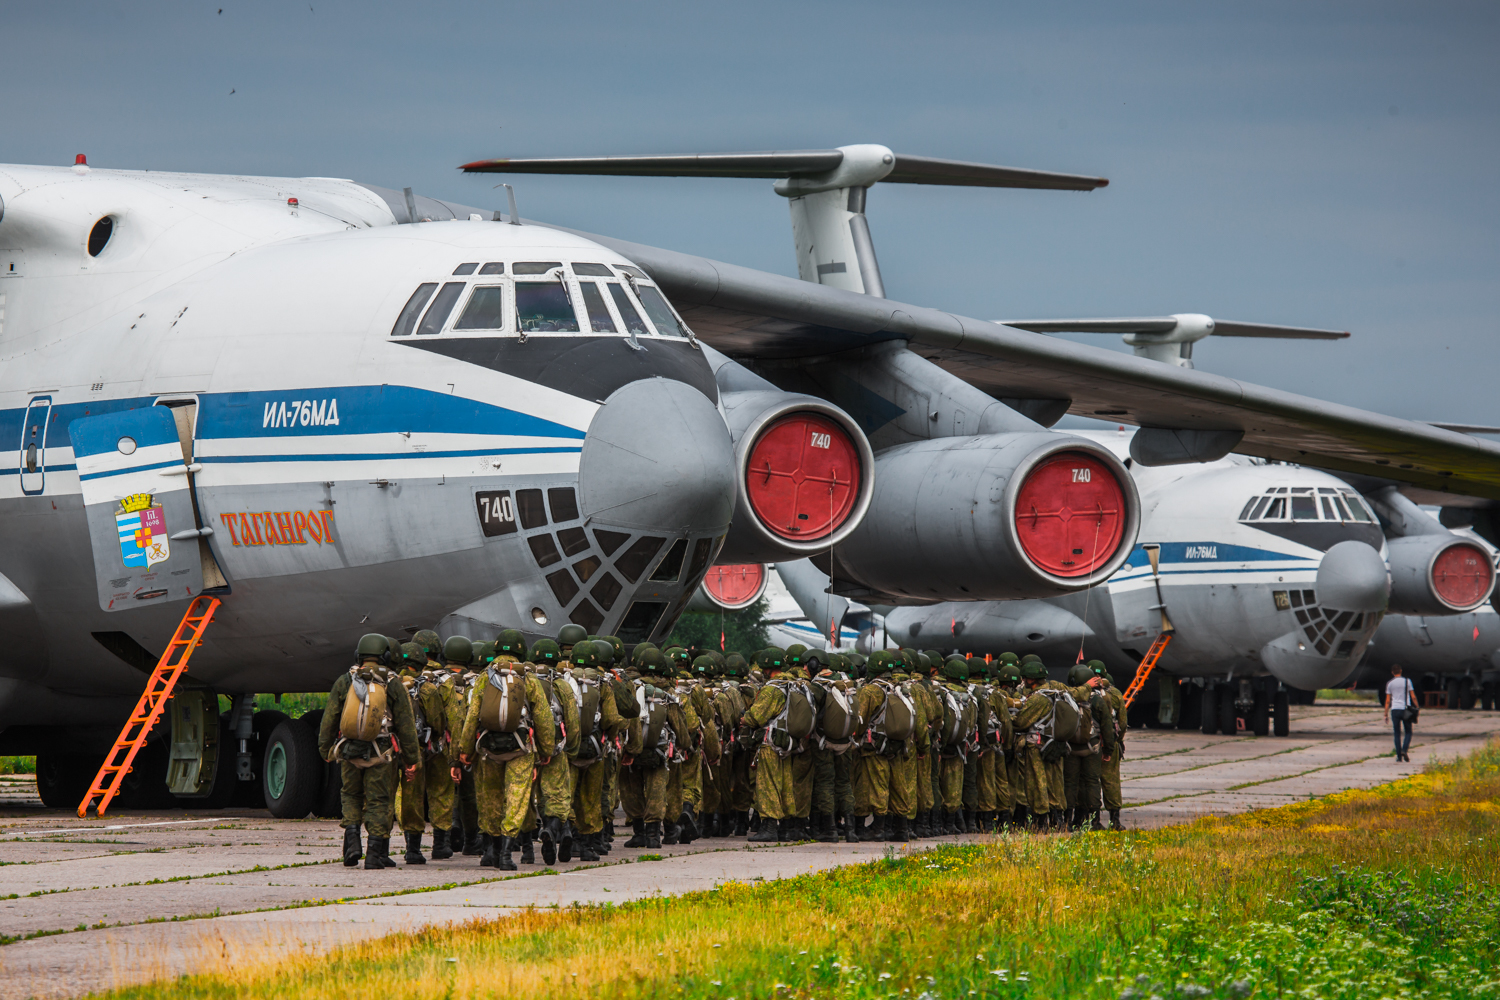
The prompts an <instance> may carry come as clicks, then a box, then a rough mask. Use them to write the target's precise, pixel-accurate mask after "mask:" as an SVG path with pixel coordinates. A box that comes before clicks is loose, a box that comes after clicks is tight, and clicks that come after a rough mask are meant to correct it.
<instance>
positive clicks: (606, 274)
mask: <svg viewBox="0 0 1500 1000" xmlns="http://www.w3.org/2000/svg"><path fill="white" fill-rule="evenodd" d="M573 273H574V274H578V275H585V276H588V277H597V278H613V277H614V276H615V272H613V271H611V270H610V269H609V265H607V264H574V265H573Z"/></svg>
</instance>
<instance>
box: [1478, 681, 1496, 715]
mask: <svg viewBox="0 0 1500 1000" xmlns="http://www.w3.org/2000/svg"><path fill="white" fill-rule="evenodd" d="M1479 707H1480V708H1481V709H1483V710H1484V711H1486V712H1491V711H1494V708H1495V685H1494V684H1486V685H1484V686H1483V687H1481V688H1480V689H1479Z"/></svg>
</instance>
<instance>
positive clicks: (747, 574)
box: [703, 563, 766, 608]
mask: <svg viewBox="0 0 1500 1000" xmlns="http://www.w3.org/2000/svg"><path fill="white" fill-rule="evenodd" d="M765 582H766V565H765V563H740V564H738V565H734V566H710V567H709V568H708V575H707V576H705V577H704V578H703V589H704V590H707V591H708V594H709V596H710V597H712V598H713V599H714V600H716V601H718V602H719V603H720V604H722V605H724V606H725V607H730V608H739V607H743V606H744V605H746V604H749V603H750V602H752V601H753V600H755V598H756V596H757V595H758V594H759V593H760V591H761V587H762V586H763V585H764V584H765Z"/></svg>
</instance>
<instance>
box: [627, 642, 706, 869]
mask: <svg viewBox="0 0 1500 1000" xmlns="http://www.w3.org/2000/svg"><path fill="white" fill-rule="evenodd" d="M652 652H656V651H654V650H653V651H652ZM658 655H659V653H658ZM653 669H662V670H665V667H654V666H653ZM652 682H654V683H652ZM668 683H669V680H668V679H667V678H665V677H662V676H660V675H657V674H651V675H649V676H645V677H643V678H638V679H636V680H633V681H632V684H634V685H636V686H637V690H640V687H641V686H645V685H649V686H651V687H652V688H654V689H655V690H656V692H657V694H656V695H655V697H658V698H664V699H665V700H666V705H665V721H664V722H663V723H662V727H661V735H660V742H659V743H658V746H656V747H647V746H646V745H645V736H646V730H647V728H648V723H649V719H648V718H646V717H645V716H646V715H647V712H646V711H642V713H641V715H642V718H640V719H637V720H635V725H636V726H638V727H639V728H640V729H641V738H640V746H641V750H640V751H639V752H638V753H636V754H635V755H634V756H633V759H632V760H631V761H630V762H629V765H628V766H626V763H625V762H624V761H623V760H622V761H621V768H620V802H621V805H623V806H624V808H625V815H626V817H627V818H629V819H630V821H631V824H632V826H634V827H635V831H636V836H635V837H632V838H631V840H630V841H627V843H626V846H627V847H628V846H635V847H660V846H661V825H662V822H663V820H665V819H666V816H667V793H668V787H667V786H668V784H669V783H670V780H671V774H670V771H669V769H668V766H667V765H668V763H669V761H670V756H671V755H670V754H669V753H668V751H673V752H675V751H676V749H677V747H678V746H681V745H682V744H683V743H684V742H687V741H691V739H692V733H693V730H695V729H697V728H698V717H697V715H696V714H695V713H694V712H693V709H692V706H691V705H684V704H682V703H680V702H678V701H677V699H676V697H675V696H674V695H673V694H672V693H671V691H670V689H669V688H667V687H665V686H664V685H666V684H668Z"/></svg>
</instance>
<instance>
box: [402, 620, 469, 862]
mask: <svg viewBox="0 0 1500 1000" xmlns="http://www.w3.org/2000/svg"><path fill="white" fill-rule="evenodd" d="M412 641H413V642H415V643H416V644H417V645H418V646H420V647H422V651H423V652H424V653H426V655H427V664H426V668H425V670H424V672H425V673H426V674H427V675H428V676H429V677H431V679H432V682H433V684H434V685H436V686H437V689H438V697H439V698H440V699H441V700H442V703H443V722H444V732H443V737H444V741H445V743H446V747H445V749H443V751H442V752H441V753H440V754H438V755H437V757H435V758H434V759H433V761H432V766H431V767H430V768H429V769H428V773H427V779H426V780H427V814H428V816H430V817H431V819H432V859H433V860H434V861H441V860H445V859H447V858H451V857H452V856H453V854H454V852H455V851H464V853H469V852H467V851H465V850H464V848H465V836H464V823H463V817H470V818H472V819H473V823H472V824H471V825H470V826H469V830H471V831H472V837H473V842H474V853H476V854H477V853H478V850H479V825H478V824H479V819H478V817H479V813H478V811H477V808H476V807H475V806H474V802H473V793H474V781H473V779H472V778H470V777H468V776H467V775H466V776H465V780H466V781H467V783H468V795H467V797H465V796H462V795H460V796H458V798H459V799H460V800H461V801H462V802H463V807H462V808H460V809H457V810H455V807H454V799H455V795H454V793H455V791H456V790H457V789H458V788H459V786H456V785H454V784H453V775H452V769H453V765H454V764H455V763H456V762H457V760H458V754H457V753H456V752H454V750H453V729H454V728H455V727H456V726H458V725H459V722H460V720H461V719H462V718H463V716H464V713H465V712H467V711H468V705H467V704H466V703H465V702H464V693H465V692H466V691H467V689H468V688H467V684H466V682H465V681H464V674H465V672H466V668H465V665H464V664H454V665H452V666H448V665H445V664H444V663H443V662H442V655H443V643H442V640H441V639H439V638H438V634H437V633H436V632H434V631H432V630H431V629H422V630H421V631H420V632H418V633H417V634H416V635H414V636H412ZM455 811H456V812H458V813H460V814H461V815H459V816H455ZM440 830H441V831H442V839H443V843H442V849H441V850H439V847H438V834H439V831H440Z"/></svg>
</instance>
